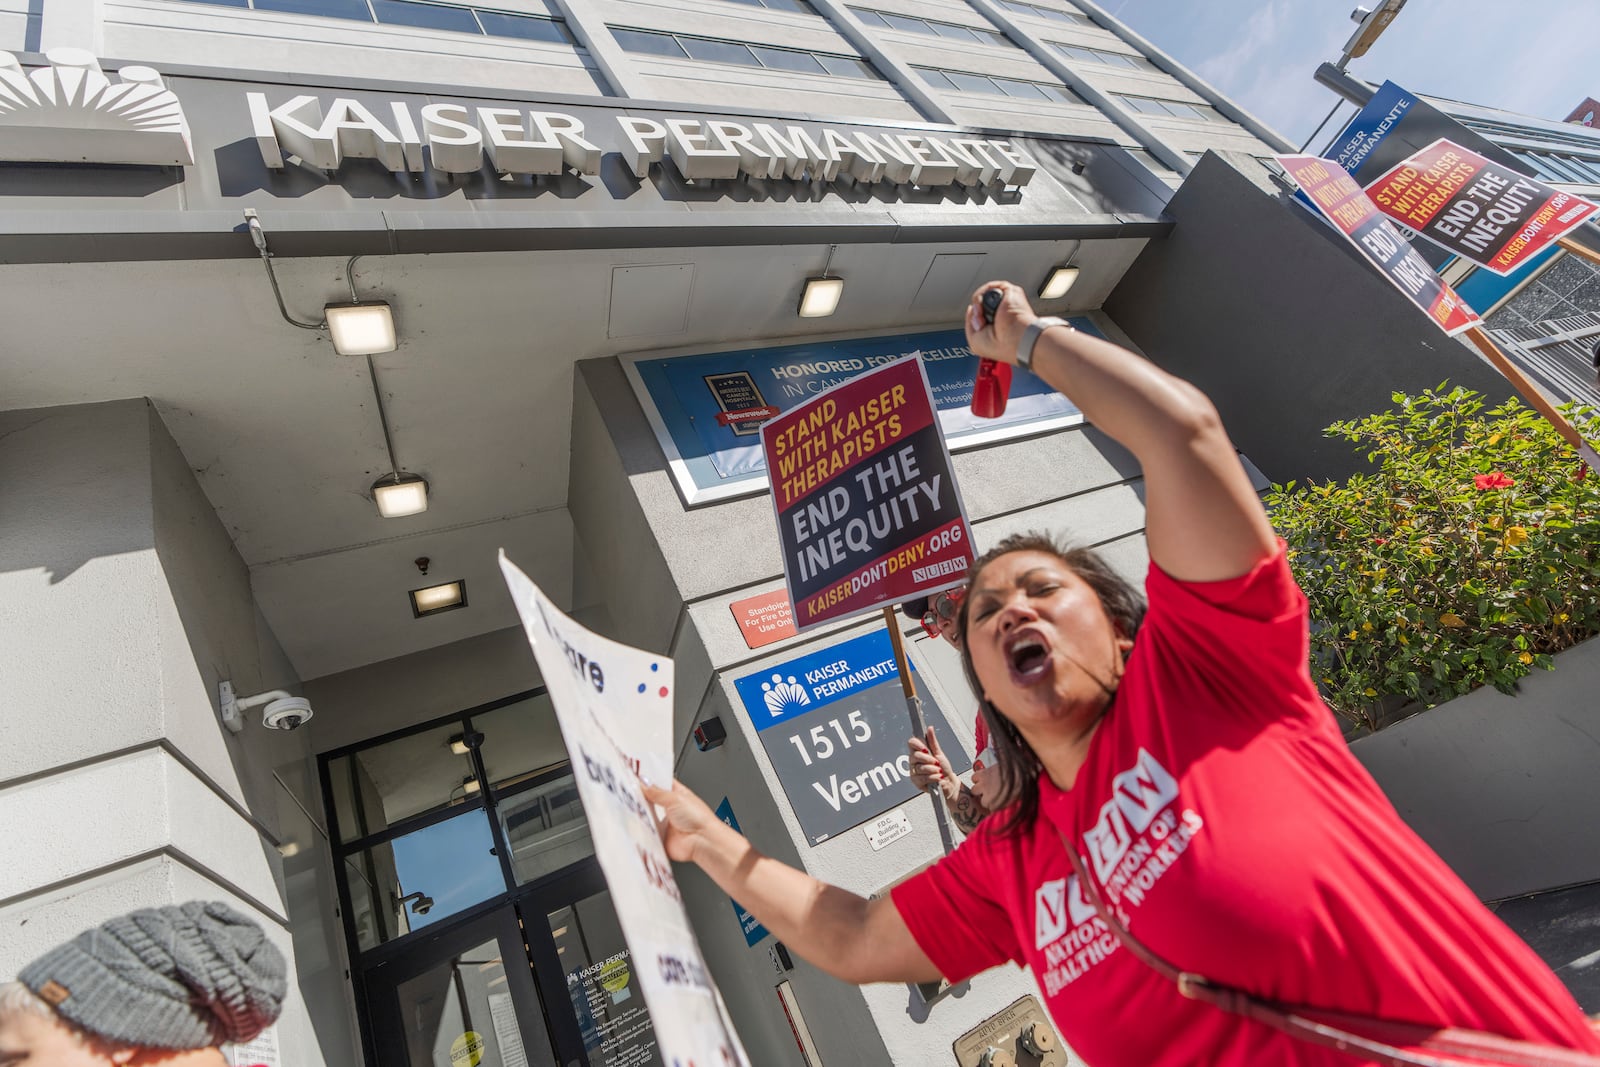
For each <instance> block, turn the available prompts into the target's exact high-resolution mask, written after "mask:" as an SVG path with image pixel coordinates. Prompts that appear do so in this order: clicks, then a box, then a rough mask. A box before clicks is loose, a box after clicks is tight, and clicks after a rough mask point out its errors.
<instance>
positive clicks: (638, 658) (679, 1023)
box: [500, 552, 749, 1067]
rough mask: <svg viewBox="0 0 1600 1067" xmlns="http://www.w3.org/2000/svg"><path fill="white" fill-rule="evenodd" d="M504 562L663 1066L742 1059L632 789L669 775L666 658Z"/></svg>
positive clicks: (710, 1066) (745, 1065)
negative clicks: (577, 611) (576, 617)
mask: <svg viewBox="0 0 1600 1067" xmlns="http://www.w3.org/2000/svg"><path fill="white" fill-rule="evenodd" d="M500 570H501V572H502V573H503V574H504V575H505V579H506V585H507V586H508V587H509V588H510V590H511V598H512V601H513V602H514V603H515V604H516V607H517V614H518V615H519V616H520V617H521V619H522V626H523V630H524V632H526V634H527V636H528V643H529V644H530V645H532V646H533V654H534V658H535V659H537V660H538V662H539V671H540V673H541V674H542V675H543V677H544V684H545V687H546V689H548V691H549V693H550V701H551V703H552V705H554V707H555V713H556V719H557V721H558V722H559V723H560V724H561V736H562V737H563V739H564V740H565V741H566V744H567V753H568V755H569V756H570V757H571V759H572V771H573V778H574V780H575V781H576V782H577V786H578V796H579V798H580V799H581V800H582V801H583V810H584V813H585V815H587V817H588V820H589V834H590V836H591V837H592V838H593V839H594V850H595V856H596V858H597V859H598V860H599V862H600V869H601V870H602V871H603V872H604V873H605V877H606V883H607V885H608V886H609V887H610V889H611V898H612V903H613V905H614V906H615V907H616V911H617V921H618V923H619V924H620V925H621V927H622V933H623V936H624V937H625V938H626V939H627V942H628V947H629V949H631V950H632V953H633V958H634V960H635V961H636V963H637V965H638V973H639V984H640V987H641V988H642V989H643V991H644V999H645V1003H646V1004H647V1005H648V1006H649V1008H650V1019H651V1023H652V1025H653V1026H654V1028H655V1033H656V1040H657V1041H658V1042H659V1044H660V1049H661V1058H662V1061H663V1062H664V1063H666V1064H668V1065H669V1067H749V1060H748V1058H747V1057H746V1056H745V1051H744V1047H743V1046H742V1045H741V1044H740V1043H739V1037H738V1034H736V1033H735V1032H734V1030H733V1026H732V1024H731V1023H730V1022H729V1021H728V1017H727V1009H726V1008H725V1007H724V1005H723V1003H722V996H721V994H720V993H719V992H718V991H717V987H716V983H714V982H713V981H712V979H711V974H710V972H709V971H708V970H707V968H706V964H705V958H704V957H703V956H702V955H701V953H700V946H699V943H698V942H697V941H696V940H695V936H694V931H693V930H692V929H691V928H690V926H689V917H688V915H687V914H686V913H685V912H684V910H683V901H682V898H681V896H680V895H679V892H678V885H677V882H676V881H675V880H674V879H673V876H672V864H671V862H670V861H669V860H668V859H667V853H666V850H665V849H664V848H663V847H662V844H661V835H660V832H659V831H658V830H657V828H656V821H655V815H654V813H653V812H652V811H651V809H650V805H649V804H647V803H646V802H645V799H644V794H643V792H642V791H641V790H640V788H639V777H638V776H639V775H643V776H644V777H645V778H647V779H648V780H650V781H652V782H655V783H658V784H663V785H664V784H667V783H670V782H671V781H672V751H671V737H672V699H671V698H672V692H673V669H672V668H673V664H672V660H670V659H667V658H666V657H664V656H656V655H653V654H651V653H648V652H644V651H642V650H640V649H636V648H630V647H628V646H627V645H623V644H618V643H617V642H615V641H611V640H608V639H606V638H604V637H601V636H599V635H598V634H595V633H591V632H590V631H589V630H586V629H585V628H584V627H582V626H580V625H578V624H577V623H576V622H573V621H572V620H571V619H570V618H568V617H567V616H566V615H565V614H564V613H562V611H561V610H560V609H558V608H557V607H556V606H555V605H554V604H553V603H551V601H550V599H549V598H548V597H546V596H545V595H544V593H543V592H541V591H540V589H539V587H538V586H536V585H534V584H533V582H532V581H531V580H529V578H528V576H527V575H526V574H524V573H522V571H521V570H519V569H518V568H517V566H516V565H515V564H513V563H512V562H511V561H510V560H508V559H507V558H506V556H505V553H504V552H501V554H500ZM636 772H637V773H636Z"/></svg>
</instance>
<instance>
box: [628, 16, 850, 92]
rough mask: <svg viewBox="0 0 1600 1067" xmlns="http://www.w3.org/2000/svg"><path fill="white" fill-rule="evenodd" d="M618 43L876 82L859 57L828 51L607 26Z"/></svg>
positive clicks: (663, 52) (682, 55)
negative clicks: (812, 50) (804, 49)
mask: <svg viewBox="0 0 1600 1067" xmlns="http://www.w3.org/2000/svg"><path fill="white" fill-rule="evenodd" d="M610 29H611V34H612V36H614V37H615V38H616V39H617V43H618V44H620V45H621V46H622V47H623V48H625V49H627V50H628V51H629V52H638V53H640V54H642V55H651V56H670V57H671V58H673V59H698V60H702V61H703V62H706V63H732V64H736V65H738V66H741V67H765V68H766V69H768V70H787V71H794V72H797V73H800V74H833V75H835V76H837V77H841V78H869V79H876V78H877V77H878V72H877V71H875V70H873V69H872V64H870V63H868V62H867V61H866V60H864V59H862V58H860V57H859V56H841V55H835V54H833V53H831V52H809V51H801V50H800V49H798V48H774V47H772V46H771V45H764V44H745V43H744V42H742V41H722V40H717V39H715V38H712V37H690V36H688V35H687V34H682V33H662V32H660V31H659V30H631V29H623V28H621V27H617V26H612V27H610Z"/></svg>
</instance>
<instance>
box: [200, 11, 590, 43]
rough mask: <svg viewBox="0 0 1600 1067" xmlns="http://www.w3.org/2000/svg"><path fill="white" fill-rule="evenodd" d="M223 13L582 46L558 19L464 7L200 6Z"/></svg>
mask: <svg viewBox="0 0 1600 1067" xmlns="http://www.w3.org/2000/svg"><path fill="white" fill-rule="evenodd" d="M194 2H197V3H203V4H220V5H221V6H223V7H245V8H251V9H253V10H255V11H281V12H284V13H286V14H292V15H320V16H322V17H323V18H334V19H353V20H355V21H357V22H377V23H382V24H383V25H385V26H415V27H417V28H418V29H424V30H445V31H447V32H450V33H472V34H477V35H478V36H480V37H482V36H489V37H520V38H522V39H524V40H528V41H547V42H549V43H550V44H565V45H571V46H574V47H576V45H577V41H576V40H574V39H573V37H572V35H571V34H570V33H569V32H567V27H566V24H565V23H564V22H563V21H562V20H561V19H557V18H549V17H545V16H540V15H513V14H510V13H508V12H504V11H486V10H483V9H480V8H474V7H469V6H466V5H461V4H435V3H428V2H425V0H194Z"/></svg>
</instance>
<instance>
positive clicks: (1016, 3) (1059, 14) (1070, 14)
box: [995, 0, 1094, 26]
mask: <svg viewBox="0 0 1600 1067" xmlns="http://www.w3.org/2000/svg"><path fill="white" fill-rule="evenodd" d="M995 2H996V3H998V4H999V5H1000V6H1001V7H1003V8H1005V9H1006V10H1007V11H1011V12H1014V13H1016V14H1018V15H1031V16H1033V17H1034V18H1039V19H1049V20H1050V21H1052V22H1071V23H1074V24H1076V25H1079V26H1093V25H1094V22H1093V20H1092V19H1090V18H1089V16H1087V15H1080V14H1079V13H1077V12H1076V11H1062V10H1060V9H1059V8H1054V7H1040V6H1039V5H1038V4H1025V3H1022V2H1021V0H995Z"/></svg>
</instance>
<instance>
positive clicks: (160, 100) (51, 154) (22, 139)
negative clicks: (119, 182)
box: [0, 48, 194, 167]
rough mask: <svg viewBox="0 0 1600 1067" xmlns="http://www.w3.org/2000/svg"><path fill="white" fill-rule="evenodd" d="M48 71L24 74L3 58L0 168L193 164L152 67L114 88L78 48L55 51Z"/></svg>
mask: <svg viewBox="0 0 1600 1067" xmlns="http://www.w3.org/2000/svg"><path fill="white" fill-rule="evenodd" d="M45 59H47V60H49V62H50V66H48V67H41V68H39V69H38V70H35V71H33V72H32V73H24V72H23V70H22V64H21V63H19V62H18V61H17V59H16V57H14V56H12V55H11V54H10V53H7V52H0V160H5V161H9V162H18V163H134V164H144V165H147V166H162V167H176V166H188V165H189V164H191V163H193V162H194V148H193V146H192V145H191V144H190V141H189V123H188V121H187V120H186V119H185V118H184V115H183V105H182V104H181V103H179V102H178V98H177V97H176V96H174V95H173V93H172V91H171V90H169V89H168V88H167V87H166V85H165V84H163V83H162V81H161V75H159V74H157V73H156V72H155V71H153V70H151V69H150V68H149V67H137V66H128V67H123V68H122V69H121V70H120V71H118V72H117V78H118V80H117V81H115V82H113V81H112V80H111V79H110V78H108V77H106V75H105V74H104V73H103V72H102V71H101V70H100V63H99V61H98V60H96V59H95V57H94V56H93V55H92V54H90V53H89V52H85V51H83V50H82V49H79V48H52V49H51V50H50V51H48V52H46V53H45Z"/></svg>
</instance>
